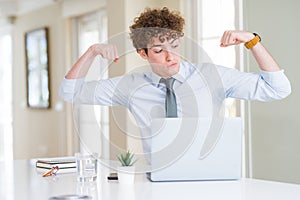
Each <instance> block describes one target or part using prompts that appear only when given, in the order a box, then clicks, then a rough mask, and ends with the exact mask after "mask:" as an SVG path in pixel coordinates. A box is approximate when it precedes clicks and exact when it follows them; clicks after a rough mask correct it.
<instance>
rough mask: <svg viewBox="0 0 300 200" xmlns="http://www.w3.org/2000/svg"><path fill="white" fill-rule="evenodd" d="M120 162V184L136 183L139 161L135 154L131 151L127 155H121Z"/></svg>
mask: <svg viewBox="0 0 300 200" xmlns="http://www.w3.org/2000/svg"><path fill="white" fill-rule="evenodd" d="M118 160H119V161H120V163H121V166H120V167H119V168H118V180H119V183H126V184H130V183H133V182H134V177H135V174H134V171H135V166H133V165H134V163H136V161H137V159H134V154H133V153H131V152H130V151H129V150H128V151H127V152H126V153H123V154H122V153H121V154H120V155H119V156H118Z"/></svg>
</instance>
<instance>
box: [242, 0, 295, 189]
mask: <svg viewBox="0 0 300 200" xmlns="http://www.w3.org/2000/svg"><path fill="white" fill-rule="evenodd" d="M244 8H245V9H244V10H245V17H246V25H247V29H248V30H251V31H253V32H258V33H259V34H260V35H261V37H262V43H263V44H264V45H265V46H266V48H267V49H268V50H269V51H270V52H271V53H272V55H273V56H274V58H275V59H276V60H277V61H278V63H279V64H280V65H281V67H282V68H283V69H284V70H285V73H286V75H287V76H288V78H289V79H290V81H291V84H292V95H291V96H289V97H288V98H287V99H285V100H282V101H277V102H271V103H261V102H252V103H251V112H252V113H251V120H252V158H253V160H252V163H253V166H252V169H253V177H254V178H262V179H269V180H279V181H286V182H293V183H300V129H299V124H300V118H299V112H300V107H299V106H298V105H299V102H300V93H299V90H298V89H297V88H298V87H299V86H300V83H299V78H298V76H299V74H300V67H299V66H298V65H299V52H300V50H299V47H300V37H299V35H300V23H299V20H298V19H300V13H299V9H300V1H298V0H276V1H273V0H264V1H260V0H245V5H244ZM250 66H251V67H250V71H257V65H256V64H255V62H254V60H253V59H252V58H251V59H250Z"/></svg>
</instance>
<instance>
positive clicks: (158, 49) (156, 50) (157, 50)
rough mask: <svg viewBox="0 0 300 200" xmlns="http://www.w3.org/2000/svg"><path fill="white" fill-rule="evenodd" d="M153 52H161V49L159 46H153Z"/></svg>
mask: <svg viewBox="0 0 300 200" xmlns="http://www.w3.org/2000/svg"><path fill="white" fill-rule="evenodd" d="M153 51H154V53H161V52H162V51H163V49H161V48H155V49H153Z"/></svg>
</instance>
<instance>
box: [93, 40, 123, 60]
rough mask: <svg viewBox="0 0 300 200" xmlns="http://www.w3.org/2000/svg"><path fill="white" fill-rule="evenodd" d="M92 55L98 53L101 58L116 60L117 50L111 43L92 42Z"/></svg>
mask: <svg viewBox="0 0 300 200" xmlns="http://www.w3.org/2000/svg"><path fill="white" fill-rule="evenodd" d="M90 50H91V52H93V54H94V56H96V55H100V56H101V57H102V58H106V59H109V60H114V62H116V61H118V50H117V47H116V46H115V45H113V44H94V45H92V46H91V47H90Z"/></svg>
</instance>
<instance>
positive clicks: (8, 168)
mask: <svg viewBox="0 0 300 200" xmlns="http://www.w3.org/2000/svg"><path fill="white" fill-rule="evenodd" d="M0 169H1V170H0V199H5V200H13V199H16V200H19V199H20V200H27V199H28V200H43V199H49V198H50V197H52V196H57V195H66V194H82V195H86V194H88V195H90V196H93V199H99V200H100V199H104V200H111V199H112V200H114V199H120V200H121V199H122V200H140V199H143V200H150V199H155V200H157V199H163V200H165V199H172V200H176V199H205V200H220V199H222V200H227V199H228V200H269V199H270V200H279V199H280V200H283V199H284V200H299V199H300V185H297V184H287V183H280V182H272V181H263V180H256V179H241V180H239V181H194V182H163V183H152V182H150V181H149V180H148V179H147V178H146V177H145V176H144V175H143V174H140V175H137V176H136V179H135V184H133V185H122V184H119V183H118V182H117V181H107V175H108V172H109V171H108V169H107V168H104V167H103V166H102V167H101V172H100V173H99V176H98V179H97V181H96V182H94V183H90V184H82V183H79V182H77V181H76V174H74V173H73V174H60V175H56V176H52V177H46V178H44V177H42V176H41V174H40V173H38V172H37V171H36V169H35V162H34V160H15V161H11V162H0Z"/></svg>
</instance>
